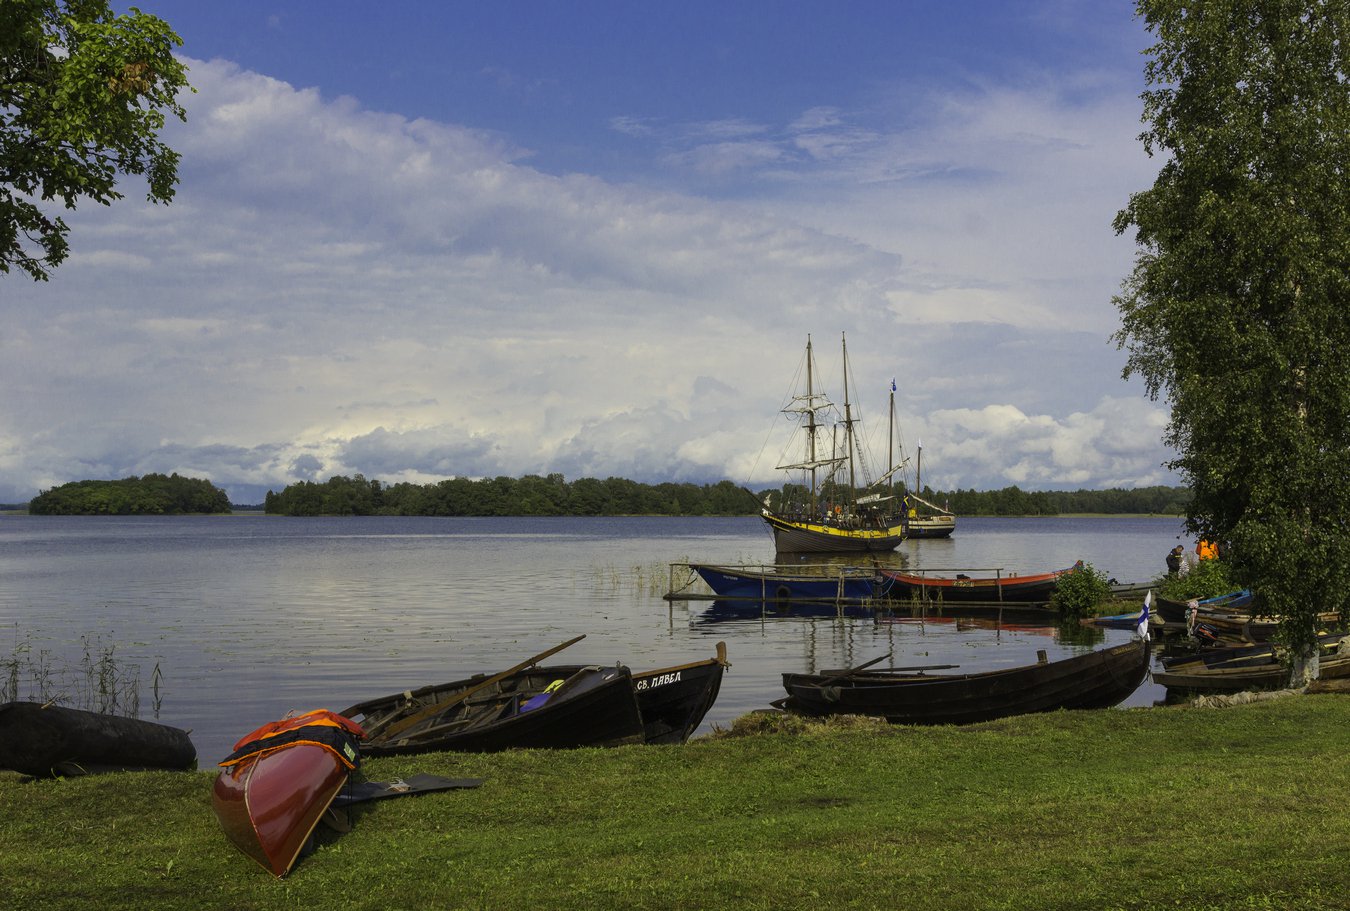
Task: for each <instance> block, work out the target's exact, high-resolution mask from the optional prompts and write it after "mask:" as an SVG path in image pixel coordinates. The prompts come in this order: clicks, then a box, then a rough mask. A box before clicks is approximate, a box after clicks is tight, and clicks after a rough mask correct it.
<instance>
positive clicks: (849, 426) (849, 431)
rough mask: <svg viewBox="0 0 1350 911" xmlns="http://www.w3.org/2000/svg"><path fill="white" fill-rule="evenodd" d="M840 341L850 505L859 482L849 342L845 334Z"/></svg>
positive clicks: (841, 334)
mask: <svg viewBox="0 0 1350 911" xmlns="http://www.w3.org/2000/svg"><path fill="white" fill-rule="evenodd" d="M839 341H840V344H841V345H842V346H843V351H844V436H845V441H844V442H845V445H846V446H847V447H848V501H849V503H850V504H852V503H853V501H854V499H855V491H856V490H857V486H856V485H857V480H856V478H855V477H854V472H853V463H854V452H853V447H854V440H853V411H852V406H851V405H850V404H849V400H848V340H847V339H845V338H844V333H842V332H841V333H839Z"/></svg>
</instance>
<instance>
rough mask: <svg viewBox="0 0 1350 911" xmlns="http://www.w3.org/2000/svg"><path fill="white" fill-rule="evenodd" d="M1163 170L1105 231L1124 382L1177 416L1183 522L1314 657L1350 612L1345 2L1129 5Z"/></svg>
mask: <svg viewBox="0 0 1350 911" xmlns="http://www.w3.org/2000/svg"><path fill="white" fill-rule="evenodd" d="M1137 13H1138V15H1139V16H1141V17H1142V18H1143V20H1144V22H1145V24H1146V25H1147V27H1148V29H1149V31H1150V33H1151V34H1152V36H1153V38H1154V40H1155V43H1154V44H1153V46H1152V47H1151V48H1149V49H1148V51H1147V54H1148V61H1147V64H1146V66H1145V71H1144V72H1145V78H1146V82H1147V86H1148V88H1147V91H1146V92H1145V93H1144V95H1143V96H1142V97H1143V101H1144V112H1143V122H1144V124H1145V129H1144V132H1143V133H1142V134H1141V136H1140V139H1141V140H1142V141H1143V143H1144V146H1145V148H1146V149H1147V151H1148V153H1149V155H1150V156H1152V157H1154V158H1156V159H1158V160H1160V162H1161V165H1160V170H1159V172H1158V176H1157V180H1156V181H1155V182H1154V184H1153V186H1152V187H1151V188H1150V189H1147V190H1144V191H1142V192H1139V193H1136V194H1134V195H1133V196H1131V197H1130V200H1129V204H1128V205H1127V206H1126V207H1125V209H1123V210H1122V211H1121V212H1120V213H1119V214H1118V215H1117V216H1116V219H1115V228H1116V231H1117V232H1118V233H1126V232H1129V231H1131V230H1132V231H1133V232H1134V234H1135V238H1136V242H1137V246H1138V249H1137V252H1136V260H1135V267H1134V270H1133V272H1132V274H1131V275H1130V276H1129V278H1128V279H1127V280H1126V281H1125V282H1124V283H1123V286H1122V289H1121V293H1120V294H1119V295H1118V296H1117V297H1116V298H1115V303H1116V306H1117V307H1118V309H1119V311H1120V313H1121V318H1122V322H1121V328H1120V329H1119V331H1118V332H1117V334H1116V341H1117V343H1118V344H1119V345H1120V346H1121V347H1123V348H1125V349H1126V350H1127V352H1128V360H1127V366H1126V369H1125V375H1126V376H1127V377H1128V376H1131V375H1136V376H1139V377H1140V378H1142V380H1143V381H1144V383H1145V385H1146V388H1147V390H1148V394H1149V395H1150V396H1151V397H1153V398H1155V399H1156V398H1158V397H1164V398H1165V399H1166V400H1167V401H1168V403H1169V404H1170V406H1171V421H1170V424H1169V426H1168V429H1167V432H1166V437H1165V439H1166V442H1167V443H1168V444H1170V445H1171V446H1172V447H1173V448H1174V450H1175V451H1176V452H1177V453H1178V457H1177V458H1176V460H1175V461H1174V462H1172V463H1171V466H1172V467H1173V468H1175V469H1177V470H1179V471H1180V473H1181V474H1182V475H1183V477H1184V479H1185V481H1186V483H1187V484H1188V485H1189V486H1190V487H1191V488H1192V490H1193V491H1194V499H1193V501H1192V503H1191V506H1190V513H1189V516H1188V527H1189V529H1190V530H1191V531H1192V532H1193V533H1195V534H1196V535H1198V536H1203V537H1206V538H1212V539H1216V540H1219V541H1221V542H1225V543H1226V544H1227V545H1229V550H1228V555H1229V556H1230V557H1231V559H1232V561H1233V564H1234V566H1233V568H1234V571H1235V574H1236V575H1237V577H1238V578H1239V579H1240V580H1242V581H1243V582H1244V583H1246V584H1248V585H1250V586H1251V587H1253V588H1254V589H1255V590H1256V591H1258V592H1259V593H1260V595H1261V596H1262V597H1263V599H1264V602H1265V604H1266V606H1267V608H1268V609H1269V610H1270V611H1271V612H1272V613H1277V614H1280V615H1282V616H1284V617H1286V618H1287V619H1286V621H1285V623H1284V625H1283V628H1282V636H1283V637H1284V638H1285V639H1286V641H1287V642H1288V643H1289V644H1290V645H1292V646H1295V647H1296V650H1297V651H1298V652H1299V653H1300V654H1302V655H1304V656H1305V657H1306V656H1308V655H1310V654H1311V648H1312V644H1313V641H1314V640H1313V636H1314V632H1315V625H1316V615H1317V614H1318V613H1320V612H1322V611H1330V610H1340V611H1342V612H1344V611H1346V610H1347V609H1350V596H1348V595H1347V593H1348V592H1350V572H1347V567H1350V174H1347V170H1346V169H1347V167H1350V82H1347V62H1346V55H1347V52H1348V51H1350V45H1348V44H1347V41H1350V0H1300V2H1296V0H1212V2H1206V3H1193V2H1183V0H1139V2H1138V3H1137Z"/></svg>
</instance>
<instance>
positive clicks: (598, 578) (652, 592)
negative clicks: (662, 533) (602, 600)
mask: <svg viewBox="0 0 1350 911" xmlns="http://www.w3.org/2000/svg"><path fill="white" fill-rule="evenodd" d="M688 561H689V558H688V557H681V558H680V559H679V560H676V561H673V562H675V563H687V562H688ZM670 566H671V564H670V563H663V562H653V563H646V564H633V565H631V566H628V567H627V568H625V569H619V568H618V567H617V566H614V565H613V564H608V565H605V566H595V567H593V571H594V582H595V590H596V591H597V592H604V593H606V594H621V593H634V594H638V595H644V596H647V597H651V598H659V597H661V596H662V595H664V594H665V593H666V591H667V588H668V586H669V585H670ZM677 576H678V573H677ZM677 582H678V579H677Z"/></svg>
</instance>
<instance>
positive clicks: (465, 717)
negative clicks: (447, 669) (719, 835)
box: [341, 665, 644, 756]
mask: <svg viewBox="0 0 1350 911" xmlns="http://www.w3.org/2000/svg"><path fill="white" fill-rule="evenodd" d="M487 679H488V678H486V677H483V676H479V677H471V678H469V679H467V680H459V681H454V682H451V683H445V684H439V685H435V686H428V687H423V688H421V689H419V690H413V691H411V692H409V693H399V694H394V695H392V696H386V697H383V698H380V699H374V700H370V701H368V702H364V703H361V704H358V705H355V706H352V707H351V708H348V709H346V710H344V711H343V712H342V713H341V714H343V715H344V716H346V717H348V718H353V719H360V720H361V724H362V727H364V728H365V729H366V732H367V739H366V740H365V741H363V742H362V745H361V752H362V753H363V754H365V755H369V756H383V755H398V754H407V753H424V752H432V751H440V750H454V751H461V752H474V753H483V752H495V751H498V750H507V749H513V748H540V749H551V748H562V749H566V748H571V747H582V746H620V745H622V744H626V743H641V742H643V739H644V735H643V725H642V713H641V710H640V709H639V707H638V702H637V697H636V695H635V694H634V692H633V680H632V676H631V674H630V673H629V671H628V668H626V667H623V666H621V665H620V666H614V667H608V668H600V667H594V666H577V665H567V666H553V667H536V668H530V669H527V670H522V671H518V672H516V673H513V674H509V675H506V676H504V677H502V678H501V679H500V680H497V681H495V682H494V683H493V684H492V685H491V686H488V687H485V688H483V689H481V690H479V691H478V692H477V693H475V695H474V696H473V698H472V699H467V700H462V701H461V699H460V696H461V694H462V693H463V692H464V691H466V690H468V689H471V688H474V687H479V686H480V685H481V684H482V683H483V682H484V681H485V680H487ZM559 681H561V682H562V683H561V684H560V685H558V686H554V685H555V683H558V682H559ZM550 687H553V691H552V692H551V693H549V694H548V696H547V698H546V699H542V700H540V702H542V704H541V705H538V707H536V708H525V710H523V711H522V707H524V706H526V705H527V704H529V703H530V702H531V700H534V699H536V697H539V696H543V695H544V694H545V693H546V691H548V690H549V689H550ZM438 703H445V704H446V705H447V709H446V712H445V713H442V714H438V713H436V712H434V711H430V710H431V709H432V708H434V706H436V705H437V704H438ZM417 714H421V715H423V717H422V718H421V719H420V720H419V721H418V722H417V723H416V724H414V725H412V726H410V727H401V726H400V719H403V718H406V717H409V716H412V715H417ZM391 732H392V733H391Z"/></svg>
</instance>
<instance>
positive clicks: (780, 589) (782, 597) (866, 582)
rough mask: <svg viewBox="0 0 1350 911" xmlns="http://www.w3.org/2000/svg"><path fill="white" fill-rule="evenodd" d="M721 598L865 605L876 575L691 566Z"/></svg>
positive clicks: (849, 571)
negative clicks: (843, 602) (860, 602)
mask: <svg viewBox="0 0 1350 911" xmlns="http://www.w3.org/2000/svg"><path fill="white" fill-rule="evenodd" d="M689 568H690V569H692V570H693V571H694V572H696V573H698V575H699V578H701V579H702V580H703V581H704V582H705V583H707V585H708V587H709V588H711V589H712V590H713V592H715V593H716V594H717V596H718V597H719V598H750V599H754V600H758V601H864V600H867V599H869V598H871V597H872V595H873V592H874V586H875V574H874V573H873V572H872V571H871V570H863V569H859V568H858V567H830V566H820V567H818V568H816V569H815V570H814V571H807V570H806V569H804V568H801V567H794V568H792V569H791V570H786V569H779V568H777V567H773V568H769V567H752V566H719V565H713V564H708V563H690V564H689Z"/></svg>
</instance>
